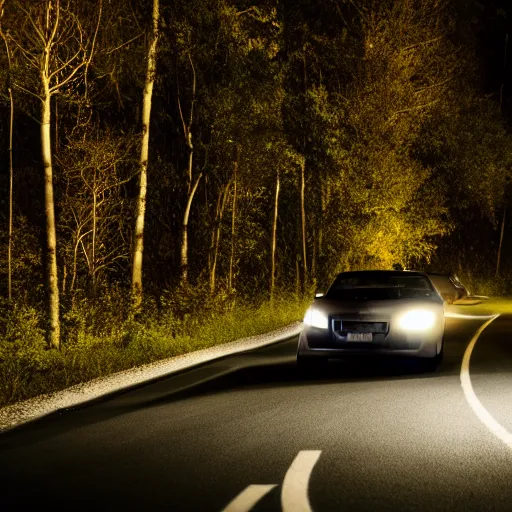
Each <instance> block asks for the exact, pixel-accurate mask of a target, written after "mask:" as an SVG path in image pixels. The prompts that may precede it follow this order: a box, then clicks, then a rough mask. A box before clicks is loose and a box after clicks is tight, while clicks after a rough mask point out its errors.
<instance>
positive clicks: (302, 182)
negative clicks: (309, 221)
mask: <svg viewBox="0 0 512 512" xmlns="http://www.w3.org/2000/svg"><path fill="white" fill-rule="evenodd" d="M305 174H306V157H305V156H303V157H302V160H301V165H300V218H301V228H302V283H301V292H302V294H304V293H305V292H306V289H307V285H308V263H307V251H306V208H305V200H304V192H305V188H306V179H305Z"/></svg>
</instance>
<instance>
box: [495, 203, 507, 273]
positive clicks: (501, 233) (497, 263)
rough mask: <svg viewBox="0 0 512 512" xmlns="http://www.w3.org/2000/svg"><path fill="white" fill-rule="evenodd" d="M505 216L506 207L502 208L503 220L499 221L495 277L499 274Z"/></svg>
mask: <svg viewBox="0 0 512 512" xmlns="http://www.w3.org/2000/svg"><path fill="white" fill-rule="evenodd" d="M506 215H507V207H506V206H505V208H503V218H502V220H501V232H500V245H499V246H498V259H497V261H496V277H498V275H499V272H500V259H501V246H502V245H503V234H504V232H505V216H506Z"/></svg>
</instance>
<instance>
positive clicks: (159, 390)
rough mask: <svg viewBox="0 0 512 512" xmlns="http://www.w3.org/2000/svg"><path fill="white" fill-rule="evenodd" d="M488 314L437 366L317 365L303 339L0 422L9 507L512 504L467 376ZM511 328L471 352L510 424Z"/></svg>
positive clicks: (504, 456) (510, 477)
mask: <svg viewBox="0 0 512 512" xmlns="http://www.w3.org/2000/svg"><path fill="white" fill-rule="evenodd" d="M483 323H484V320H461V319H449V320H447V334H446V338H445V343H446V344H445V359H444V362H443V364H442V365H441V367H440V369H439V371H438V372H436V373H423V372H422V370H421V369H420V367H418V366H417V365H415V364H414V361H400V360H399V361H389V360H375V361H368V360H364V361H345V362H335V363H331V364H330V365H329V368H328V369H327V370H326V371H324V372H323V373H322V374H318V373H315V374H304V373H302V372H300V371H299V370H298V368H297V367H296V365H295V348H296V339H290V340H287V341H285V342H282V343H279V344H276V345H272V346H270V347H266V348H263V349H259V350H255V351H253V352H249V353H244V354H239V355H236V356H232V357H229V358H226V359H222V360H219V361H216V362H212V363H209V364H207V365H204V366H201V367H198V368H196V369H194V370H190V371H188V372H186V373H182V374H179V375H175V376H172V377H169V378H166V379H163V380H160V381H158V382H155V383H152V384H149V385H146V386H143V387H139V388H137V389H134V390H132V391H130V392H128V393H125V394H123V395H119V396H116V397H113V398H111V399H109V400H105V401H102V402H98V403H96V404H93V405H90V406H87V407H84V408H81V409H78V410H74V411H67V412H65V413H64V414H59V415H54V416H52V417H49V418H46V419H43V420H41V421H38V422H36V423H32V424H30V425H27V426H25V427H22V428H20V429H17V430H14V431H11V432H8V433H6V434H3V435H0V489H1V492H0V510H2V511H4V510H35V509H36V507H37V509H43V508H45V509H49V510H50V509H51V510H107V509H108V510H166V511H181V510H186V511H203V510H204V511H215V512H220V511H222V510H224V509H226V510H228V511H229V512H233V511H237V512H243V510H249V509H250V510H253V511H255V512H257V511H261V510H269V511H279V510H285V511H287V512H292V511H301V510H308V500H309V504H310V507H311V509H312V510H314V511H323V510H336V511H344V510H368V511H370V510H371V511H374V510H393V511H395V510H429V511H432V510H464V511H468V510H475V511H482V510H507V511H510V510H512V449H511V448H510V447H509V446H507V445H506V444H504V443H503V442H502V441H501V440H500V439H498V438H497V437H496V436H495V435H494V434H493V433H492V432H490V430H489V429H488V428H487V427H486V426H485V425H484V424H483V423H482V422H481V421H480V420H479V419H478V417H477V416H476V414H475V412H474V411H473V409H472V408H471V407H470V406H469V404H468V401H467V400H466V398H465V396H464V392H463V390H462V387H461V383H460V371H461V362H462V358H463V355H464V352H465V350H466V347H467V345H468V343H469V341H470V339H471V338H472V337H473V335H474V334H475V332H476V331H477V330H478V328H479V327H480V326H482V324H483ZM511 333H512V317H511V316H501V317H499V318H497V319H496V320H495V321H494V322H492V323H491V324H490V325H489V326H488V327H487V328H486V329H485V330H484V332H483V333H482V335H481V336H480V338H479V339H478V341H477V343H476V345H475V347H474V350H473V353H472V356H471V364H470V377H471V382H472V385H473V388H474V391H475V394H476V395H477V397H478V399H479V400H480V402H481V404H482V405H483V406H484V407H485V408H486V409H487V411H488V412H489V413H490V414H491V415H492V416H493V417H494V418H495V419H496V421H498V422H499V423H500V424H501V425H502V426H503V427H504V428H505V429H507V430H508V431H509V432H512V378H511V371H512V337H511ZM250 486H252V487H250ZM237 496H238V500H237V499H236V498H237ZM260 497H261V499H259V501H257V499H258V498H260ZM256 501H257V502H256ZM254 502H256V504H255V505H254V506H252V504H253V503H254ZM230 503H231V505H230V506H228V504H230ZM251 506H252V508H251ZM50 507H51V508H50Z"/></svg>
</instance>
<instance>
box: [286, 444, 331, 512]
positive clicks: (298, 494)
mask: <svg viewBox="0 0 512 512" xmlns="http://www.w3.org/2000/svg"><path fill="white" fill-rule="evenodd" d="M321 453H322V452H321V450H303V451H300V452H299V454H298V455H297V457H295V460H294V461H293V462H292V465H291V466H290V468H289V469H288V471H287V472H286V476H285V477H284V482H283V488H282V490H281V505H282V507H283V512H311V506H310V504H309V498H308V484H309V477H310V476H311V471H313V467H314V466H315V464H316V463H317V461H318V459H319V458H320V454H321Z"/></svg>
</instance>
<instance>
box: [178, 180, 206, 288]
mask: <svg viewBox="0 0 512 512" xmlns="http://www.w3.org/2000/svg"><path fill="white" fill-rule="evenodd" d="M202 177H203V173H201V174H199V176H198V177H197V178H196V181H195V183H194V185H193V187H192V188H191V190H190V192H189V194H188V198H187V206H186V207H185V213H184V214H183V226H182V238H181V284H182V285H185V284H187V283H188V221H189V218H190V208H191V207H192V201H193V200H194V196H195V194H196V191H197V187H198V186H199V182H200V181H201V178H202Z"/></svg>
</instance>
